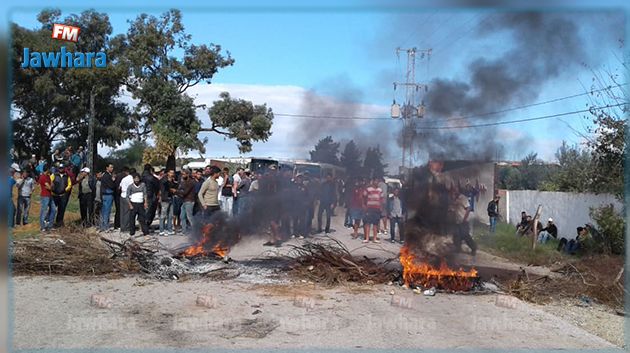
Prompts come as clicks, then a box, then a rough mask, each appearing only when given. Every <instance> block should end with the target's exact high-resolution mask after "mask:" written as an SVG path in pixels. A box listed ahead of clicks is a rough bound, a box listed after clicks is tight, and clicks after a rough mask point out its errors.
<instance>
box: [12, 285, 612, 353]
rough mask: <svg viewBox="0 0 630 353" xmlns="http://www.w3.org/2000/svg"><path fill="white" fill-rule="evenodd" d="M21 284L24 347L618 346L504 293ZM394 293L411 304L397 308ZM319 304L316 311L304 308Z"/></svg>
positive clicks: (18, 303)
mask: <svg viewBox="0 0 630 353" xmlns="http://www.w3.org/2000/svg"><path fill="white" fill-rule="evenodd" d="M13 285H14V290H15V292H14V303H15V334H14V339H13V342H14V346H15V348H18V349H23V348H88V347H99V348H153V347H156V348H158V347H159V348H165V347H173V348H184V347H185V348H201V347H217V348H358V347H365V348H368V347H369V348H459V347H466V348H470V347H479V348H605V347H611V346H612V345H611V344H610V343H608V342H606V341H605V340H603V339H601V338H599V337H597V336H595V335H592V334H590V333H588V332H586V331H585V330H583V329H581V328H579V327H576V326H573V325H571V324H570V323H569V322H567V321H564V320H562V319H560V318H558V317H556V316H554V315H552V314H549V313H546V312H544V311H542V310H539V309H536V308H535V307H533V306H531V305H528V304H525V303H523V302H520V301H518V302H515V303H516V304H515V307H512V308H511V307H501V306H498V305H497V304H496V301H497V299H496V296H495V295H483V296H473V295H439V294H438V295H436V296H435V297H425V296H421V295H415V294H413V293H412V292H411V291H409V290H404V289H402V288H396V289H393V286H385V285H374V286H367V285H362V286H352V287H343V288H335V289H325V288H319V287H317V286H314V285H309V284H302V283H298V284H289V285H287V284H276V285H269V284H267V285H260V284H252V283H247V282H241V281H237V280H236V281H235V280H231V281H219V282H217V281H206V280H195V281H186V282H175V281H172V282H164V281H162V282H159V281H147V280H142V279H140V278H122V279H115V280H105V279H100V280H99V279H90V280H81V279H79V278H67V277H65V278H47V277H31V278H27V277H19V278H15V279H14V282H13ZM391 290H394V292H395V293H396V294H395V295H396V296H400V297H403V298H406V299H407V300H409V303H411V304H410V307H397V306H393V305H392V304H391V302H392V297H393V296H392V295H391V294H390V291H391ZM93 293H102V294H104V295H107V296H110V297H111V298H112V300H113V306H112V308H111V309H97V308H94V307H91V306H90V295H91V294H93ZM203 294H210V295H212V296H213V297H214V298H216V300H217V304H216V307H214V308H205V307H200V306H196V305H195V301H196V298H197V296H198V295H203ZM296 297H297V299H296ZM309 300H310V301H309ZM310 302H312V303H313V304H312V307H313V308H312V309H311V308H310V307H309V305H301V304H300V303H310ZM302 306H306V307H302Z"/></svg>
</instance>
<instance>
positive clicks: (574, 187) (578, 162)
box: [549, 141, 594, 192]
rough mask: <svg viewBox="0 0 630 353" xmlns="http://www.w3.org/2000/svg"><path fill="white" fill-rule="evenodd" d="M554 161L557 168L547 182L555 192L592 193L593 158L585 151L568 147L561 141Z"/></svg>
mask: <svg viewBox="0 0 630 353" xmlns="http://www.w3.org/2000/svg"><path fill="white" fill-rule="evenodd" d="M556 159H557V160H558V168H557V170H556V172H555V173H553V174H552V175H551V176H550V178H549V180H550V181H551V182H552V183H553V184H554V185H555V186H556V188H557V191H573V192H589V191H593V189H592V183H593V178H592V175H593V170H594V169H593V158H592V155H591V154H590V153H589V152H588V151H587V150H584V149H580V148H579V147H578V146H569V145H568V144H567V143H566V142H564V141H563V142H562V146H560V147H559V148H558V150H557V151H556Z"/></svg>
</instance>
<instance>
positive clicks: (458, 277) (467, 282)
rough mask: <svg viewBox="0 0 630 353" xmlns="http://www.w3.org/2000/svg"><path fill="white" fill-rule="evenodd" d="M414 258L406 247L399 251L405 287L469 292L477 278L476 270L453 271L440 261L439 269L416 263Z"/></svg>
mask: <svg viewBox="0 0 630 353" xmlns="http://www.w3.org/2000/svg"><path fill="white" fill-rule="evenodd" d="M415 260H416V256H415V254H413V252H411V250H410V249H409V247H408V246H406V245H405V246H404V247H402V248H401V249H400V264H401V265H402V267H403V280H404V281H405V284H406V285H407V286H410V285H416V286H422V287H425V288H427V287H436V288H440V289H446V290H453V291H465V290H470V289H471V288H472V286H473V285H474V280H475V279H477V278H478V274H477V270H475V269H474V268H473V269H471V270H470V271H464V270H463V269H461V268H460V269H459V270H453V269H451V268H449V267H448V265H447V264H446V262H444V261H442V263H441V264H440V267H439V268H436V267H433V266H431V265H430V264H428V263H416V262H415Z"/></svg>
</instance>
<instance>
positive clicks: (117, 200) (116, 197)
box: [114, 193, 120, 229]
mask: <svg viewBox="0 0 630 353" xmlns="http://www.w3.org/2000/svg"><path fill="white" fill-rule="evenodd" d="M114 207H115V208H116V211H115V213H114V229H116V228H120V194H119V193H114Z"/></svg>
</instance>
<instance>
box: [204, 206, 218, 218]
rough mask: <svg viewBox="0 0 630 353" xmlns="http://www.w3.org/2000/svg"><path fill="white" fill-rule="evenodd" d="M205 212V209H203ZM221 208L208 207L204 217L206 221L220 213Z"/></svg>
mask: <svg viewBox="0 0 630 353" xmlns="http://www.w3.org/2000/svg"><path fill="white" fill-rule="evenodd" d="M201 209H202V210H203V207H202V208H201ZM220 210H221V207H220V206H208V207H207V208H206V209H205V210H203V216H204V217H205V218H206V219H210V217H211V216H212V215H213V214H214V213H215V212H217V211H220Z"/></svg>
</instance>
